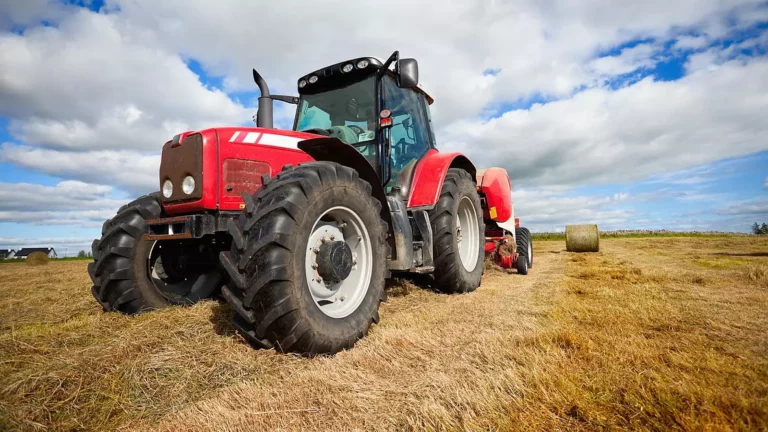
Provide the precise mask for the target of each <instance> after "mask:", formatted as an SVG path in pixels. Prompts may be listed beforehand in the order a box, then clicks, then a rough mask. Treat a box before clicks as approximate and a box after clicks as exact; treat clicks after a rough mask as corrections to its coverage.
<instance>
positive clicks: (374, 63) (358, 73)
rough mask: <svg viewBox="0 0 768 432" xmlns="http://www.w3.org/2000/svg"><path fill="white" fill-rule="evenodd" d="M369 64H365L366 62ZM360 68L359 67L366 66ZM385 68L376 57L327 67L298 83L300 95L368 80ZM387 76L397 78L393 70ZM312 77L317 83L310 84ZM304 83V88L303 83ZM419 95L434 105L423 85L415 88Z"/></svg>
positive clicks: (309, 74)
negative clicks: (347, 69) (350, 68)
mask: <svg viewBox="0 0 768 432" xmlns="http://www.w3.org/2000/svg"><path fill="white" fill-rule="evenodd" d="M364 61H366V62H367V64H365V62H364ZM364 64H365V66H363V67H359V66H358V65H364ZM347 65H352V70H349V71H348V72H344V69H343V68H344V66H347ZM383 67H384V64H383V63H382V62H381V60H379V59H378V58H376V57H358V58H355V59H351V60H347V61H343V62H339V63H336V64H333V65H331V66H326V67H324V68H322V69H318V70H316V71H314V72H311V73H308V74H306V75H304V76H302V77H301V78H299V79H298V80H297V81H296V84H297V86H298V88H299V94H314V93H320V92H322V91H325V90H329V89H331V88H334V87H336V86H338V85H339V84H340V83H341V82H342V81H344V82H347V81H356V80H362V79H365V78H368V77H369V76H371V75H372V72H373V71H379V70H381V68H383ZM386 73H387V75H389V76H390V77H392V78H393V79H394V78H396V75H395V72H394V71H393V70H391V69H388V70H387V71H386ZM312 77H317V78H316V80H315V82H314V83H312V82H310V79H311V78H312ZM302 82H304V86H303V87H302V85H301V83H302ZM413 90H415V91H416V92H418V93H421V94H423V95H424V97H426V99H427V103H429V104H430V105H432V103H433V102H434V101H435V100H434V98H432V96H430V95H429V93H427V92H426V91H425V90H424V88H423V87H422V86H421V84H418V85H417V86H416V87H414V88H413Z"/></svg>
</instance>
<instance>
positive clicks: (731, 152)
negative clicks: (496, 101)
mask: <svg viewBox="0 0 768 432" xmlns="http://www.w3.org/2000/svg"><path fill="white" fill-rule="evenodd" d="M767 77H768V61H767V60H766V59H764V58H755V59H752V60H750V61H745V62H743V61H738V60H734V61H730V62H727V63H724V64H720V65H719V66H718V67H717V68H716V69H714V70H698V71H696V72H694V73H692V74H690V75H688V76H686V77H684V78H682V79H680V80H677V81H668V82H660V81H654V80H653V79H651V78H646V79H644V80H642V81H640V82H637V83H635V84H633V85H630V86H628V87H624V88H621V89H618V90H615V91H613V90H610V89H608V88H597V89H591V90H587V91H584V92H581V93H578V94H576V95H575V96H574V97H572V98H569V99H564V100H560V101H556V102H551V103H547V104H544V105H535V106H533V107H532V108H531V109H530V110H517V111H512V112H508V113H505V114H504V115H502V116H501V117H499V118H495V119H492V120H489V121H478V120H465V121H461V122H457V123H456V124H455V125H453V126H451V127H448V128H446V129H445V132H446V133H444V134H443V138H444V141H443V143H445V144H444V146H443V148H447V149H453V150H459V151H466V152H467V153H468V154H469V155H470V157H471V158H472V159H473V160H474V161H475V162H476V163H477V164H478V165H480V166H488V165H492V164H493V165H499V166H503V167H505V168H507V170H508V171H509V173H510V176H511V177H512V178H513V179H515V180H518V181H519V183H524V185H553V184H566V185H567V184H585V183H599V182H605V183H616V182H625V181H632V180H637V179H641V178H644V177H647V176H649V175H653V174H660V173H664V172H668V171H674V170H679V169H683V168H686V167H689V166H693V165H699V164H704V163H707V162H710V161H713V160H717V159H722V158H726V157H731V156H737V155H743V154H748V153H752V152H756V151H760V150H764V149H766V148H768V147H766V146H768V124H766V122H765V121H764V119H763V117H764V115H763V113H765V112H768V97H767V95H768V78H767ZM501 149H504V150H501ZM513 181H514V180H513Z"/></svg>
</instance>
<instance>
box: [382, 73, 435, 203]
mask: <svg viewBox="0 0 768 432" xmlns="http://www.w3.org/2000/svg"><path fill="white" fill-rule="evenodd" d="M382 86H383V92H382V107H383V108H385V109H388V110H390V111H391V112H392V127H391V128H390V129H389V145H390V152H389V155H390V156H389V161H388V165H389V173H390V178H389V182H387V184H386V185H385V189H386V191H387V193H389V192H391V191H392V190H393V188H396V187H397V188H399V189H400V190H405V189H408V186H409V185H410V181H411V177H412V174H413V170H414V168H415V167H416V164H417V163H418V161H419V160H421V158H422V157H423V156H424V155H425V154H426V153H427V151H429V149H430V148H432V146H433V137H432V134H431V133H430V132H431V131H430V127H431V123H430V119H429V116H428V114H427V108H426V100H425V98H424V96H423V95H422V94H420V93H417V92H415V91H413V90H411V89H403V88H399V87H398V86H397V84H396V83H395V81H394V80H393V79H392V78H390V77H389V76H385V77H384V78H383V82H382ZM385 162H386V161H385Z"/></svg>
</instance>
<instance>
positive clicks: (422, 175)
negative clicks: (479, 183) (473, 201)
mask: <svg viewBox="0 0 768 432" xmlns="http://www.w3.org/2000/svg"><path fill="white" fill-rule="evenodd" d="M448 168H461V169H463V170H465V171H467V172H468V173H469V174H470V175H471V176H472V178H475V176H476V175H477V169H476V168H475V166H474V165H473V164H472V162H470V161H469V158H467V157H466V156H464V155H463V154H462V153H440V152H438V151H437V150H434V149H432V150H430V151H428V152H427V154H426V155H425V156H424V157H423V158H422V159H421V161H419V164H418V165H417V166H416V170H415V172H414V174H413V183H412V184H411V192H410V195H409V197H408V209H409V210H414V209H420V210H425V209H430V208H432V207H434V206H435V204H436V203H437V199H438V198H439V197H440V190H441V189H442V188H443V182H444V181H445V175H446V173H448Z"/></svg>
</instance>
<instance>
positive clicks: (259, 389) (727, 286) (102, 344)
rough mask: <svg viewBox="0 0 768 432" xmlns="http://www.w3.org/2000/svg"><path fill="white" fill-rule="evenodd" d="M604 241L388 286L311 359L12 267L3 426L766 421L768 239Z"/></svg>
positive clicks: (5, 306)
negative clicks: (436, 280)
mask: <svg viewBox="0 0 768 432" xmlns="http://www.w3.org/2000/svg"><path fill="white" fill-rule="evenodd" d="M601 243H602V244H601V252H598V253H594V254H572V253H567V252H565V250H564V249H565V244H564V242H563V241H539V242H536V243H535V244H534V247H535V252H536V259H537V263H536V268H535V269H533V270H532V271H531V273H530V274H529V275H528V276H520V275H517V274H505V273H502V272H489V273H487V274H486V275H485V276H484V277H483V282H482V285H481V286H480V288H479V289H478V290H477V291H475V292H473V293H470V294H466V295H444V294H438V293H436V292H434V291H431V290H427V289H423V288H421V287H420V286H416V285H414V284H413V283H411V282H409V281H406V280H403V279H396V280H393V281H391V282H390V283H389V301H388V302H387V303H385V304H383V305H382V308H381V323H380V324H379V325H375V326H373V327H372V330H371V334H370V335H369V336H368V337H367V338H365V339H364V340H362V341H360V342H359V343H358V344H357V345H356V346H355V348H354V349H352V350H351V351H345V352H342V353H340V354H338V355H336V356H334V357H318V358H313V359H307V358H302V357H298V356H292V355H283V354H278V353H276V352H275V351H264V350H261V351H259V350H253V349H252V348H250V347H249V346H248V345H246V344H245V343H244V342H243V340H242V339H241V338H240V337H239V336H237V334H236V332H235V330H234V329H233V327H232V325H231V324H230V323H229V317H230V315H231V314H232V311H231V310H230V309H229V307H228V306H227V305H226V304H223V303H219V302H216V301H206V302H203V303H201V304H198V305H196V306H193V307H184V308H182V307H177V308H170V309H165V310H161V311H155V312H149V313H145V314H142V315H139V316H136V317H127V316H122V315H118V314H113V313H103V312H102V311H101V306H99V305H98V304H97V303H96V301H95V300H94V299H93V297H92V296H91V293H90V290H91V283H90V280H89V278H88V274H87V272H86V265H87V262H84V261H71V262H60V261H58V260H55V261H52V262H51V263H50V264H49V265H47V266H44V267H27V266H25V265H9V264H3V265H0V431H15V430H22V431H26V430H29V431H37V430H46V431H56V430H61V431H70V430H89V431H90V430H94V431H111V430H120V431H141V432H151V431H169V432H170V431H174V432H175V431H183V432H188V431H212V430H213V431H230V432H234V431H261V430H265V431H269V430H291V431H292V430H312V431H315V430H316V431H326V430H334V431H336V430H344V431H346V430H363V431H377V430H392V431H408V430H433V431H439V430H446V431H453V430H461V431H464V430H469V431H474V430H478V431H480V430H483V431H486V430H493V431H508V430H537V431H538V430H567V431H571V430H575V431H580V430H589V431H592V430H641V431H656V430H718V431H719V430H768V402H767V400H766V395H767V394H768V333H767V332H766V331H765V329H766V328H768V314H766V313H765V311H766V305H767V304H768V289H767V288H768V286H767V285H766V283H768V282H767V281H768V279H767V278H768V273H767V271H766V268H767V267H766V266H768V238H758V237H752V238H712V239H706V238H657V239H603V241H602V242H601ZM702 262H708V263H709V262H711V263H713V265H707V266H705V267H702V265H701V263H702ZM419 283H420V284H421V283H422V282H421V281H420V282H419Z"/></svg>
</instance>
